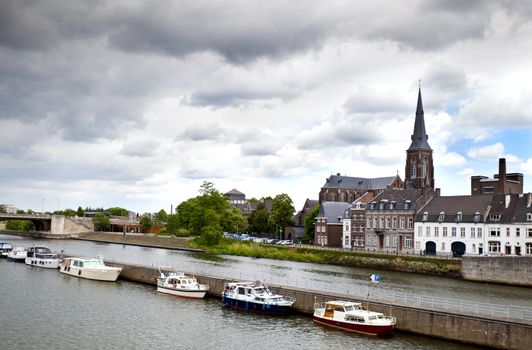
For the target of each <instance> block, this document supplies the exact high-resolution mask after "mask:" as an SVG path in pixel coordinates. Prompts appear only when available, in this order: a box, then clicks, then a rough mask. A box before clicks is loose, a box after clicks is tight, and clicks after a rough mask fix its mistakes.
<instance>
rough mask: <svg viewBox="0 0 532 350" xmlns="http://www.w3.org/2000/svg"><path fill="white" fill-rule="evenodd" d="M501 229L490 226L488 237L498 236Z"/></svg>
mask: <svg viewBox="0 0 532 350" xmlns="http://www.w3.org/2000/svg"><path fill="white" fill-rule="evenodd" d="M500 236H501V229H500V228H499V227H490V237H500Z"/></svg>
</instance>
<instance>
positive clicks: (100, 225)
mask: <svg viewBox="0 0 532 350" xmlns="http://www.w3.org/2000/svg"><path fill="white" fill-rule="evenodd" d="M92 222H93V224H94V228H95V229H96V230H97V231H109V229H110V228H111V220H109V218H108V217H107V215H105V214H104V213H101V212H100V213H98V214H96V215H95V216H94V217H93V218H92Z"/></svg>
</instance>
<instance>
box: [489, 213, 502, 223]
mask: <svg viewBox="0 0 532 350" xmlns="http://www.w3.org/2000/svg"><path fill="white" fill-rule="evenodd" d="M490 221H492V222H499V221H501V214H491V215H490Z"/></svg>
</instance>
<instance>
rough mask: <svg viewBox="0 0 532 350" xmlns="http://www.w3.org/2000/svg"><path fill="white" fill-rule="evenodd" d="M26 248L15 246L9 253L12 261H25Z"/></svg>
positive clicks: (8, 255) (8, 256)
mask: <svg viewBox="0 0 532 350" xmlns="http://www.w3.org/2000/svg"><path fill="white" fill-rule="evenodd" d="M27 253H28V252H27V251H26V248H24V247H14V248H13V250H12V251H10V252H9V253H8V254H7V258H8V259H9V260H11V261H16V262H24V260H26V256H27Z"/></svg>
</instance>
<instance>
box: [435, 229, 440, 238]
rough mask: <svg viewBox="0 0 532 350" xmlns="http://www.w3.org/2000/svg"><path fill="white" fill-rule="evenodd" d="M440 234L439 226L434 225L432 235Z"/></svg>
mask: <svg viewBox="0 0 532 350" xmlns="http://www.w3.org/2000/svg"><path fill="white" fill-rule="evenodd" d="M439 236H440V228H439V227H438V226H436V227H434V237H439Z"/></svg>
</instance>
